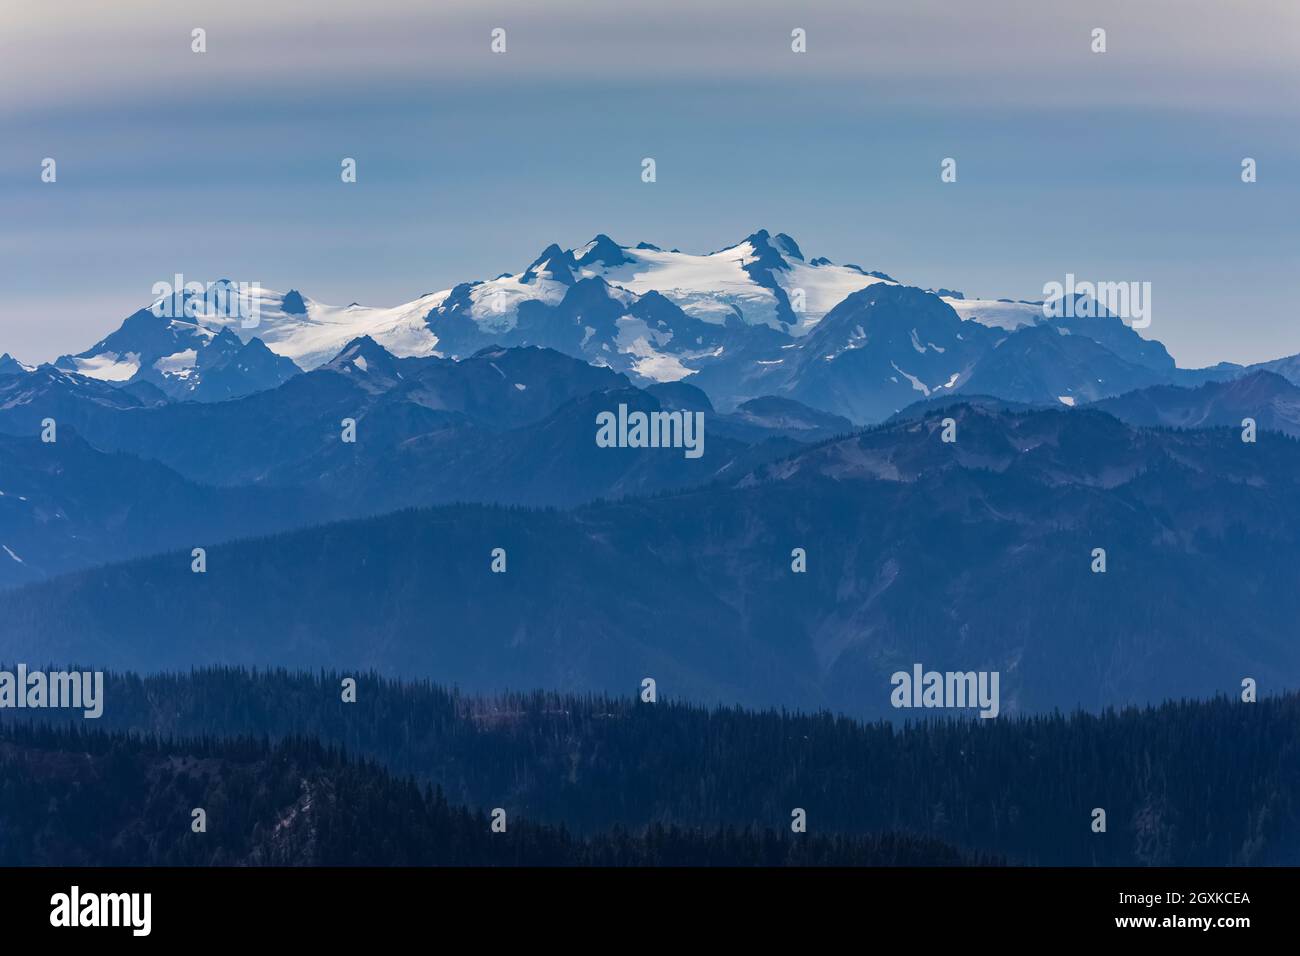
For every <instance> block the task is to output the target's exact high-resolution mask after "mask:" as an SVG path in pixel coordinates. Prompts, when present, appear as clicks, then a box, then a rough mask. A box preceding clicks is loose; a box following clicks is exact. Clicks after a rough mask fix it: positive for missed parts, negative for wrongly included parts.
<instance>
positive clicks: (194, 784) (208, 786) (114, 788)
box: [0, 669, 1300, 865]
mask: <svg viewBox="0 0 1300 956" xmlns="http://www.w3.org/2000/svg"><path fill="white" fill-rule="evenodd" d="M345 676H348V675H344V674H339V673H317V674H306V673H288V672H284V671H276V672H260V673H254V672H249V671H246V670H243V669H210V670H201V671H195V672H193V673H190V674H186V675H156V676H150V677H145V678H141V677H138V676H135V675H131V674H110V675H108V676H107V678H106V685H105V699H106V701H107V703H106V706H105V710H104V716H103V717H102V718H101V719H100V720H98V721H96V722H93V725H94V726H95V728H96V729H97V730H101V731H112V732H115V733H124V732H132V733H133V734H134V735H135V736H132V737H131V738H130V739H127V738H122V737H114V738H111V739H110V738H107V737H103V736H95V737H86V736H84V734H83V735H80V736H78V735H76V734H73V735H68V733H66V732H64V733H61V734H56V735H53V736H49V735H41V734H37V735H35V736H31V735H30V734H29V735H28V736H25V737H24V736H22V733H20V732H18V731H16V730H15V724H16V723H18V721H19V720H21V721H23V722H25V721H27V720H28V719H30V718H32V717H35V718H37V719H40V720H45V721H52V722H53V723H54V724H62V723H63V722H65V721H66V720H68V717H67V715H66V712H65V713H63V714H59V713H57V712H52V711H43V712H39V713H38V712H34V711H27V712H25V714H24V716H23V717H21V718H18V719H17V720H16V719H15V714H16V713H17V712H16V711H5V712H2V713H3V716H4V720H3V724H4V727H5V734H6V735H5V736H4V738H3V740H4V745H3V750H2V751H0V752H2V753H3V754H4V770H3V773H4V777H5V780H6V782H5V783H4V784H3V785H0V792H3V793H4V795H5V796H4V802H3V807H2V811H0V812H3V815H4V816H3V828H2V829H3V831H4V832H6V833H11V834H12V833H16V832H17V833H21V832H23V831H24V828H25V827H27V826H36V827H37V828H38V830H41V829H43V828H44V829H49V828H54V827H57V826H62V824H60V823H58V822H57V821H58V820H60V819H62V818H63V817H64V816H67V817H68V825H69V829H68V830H67V832H66V835H65V836H64V837H63V838H61V839H62V840H63V842H59V841H55V842H54V843H52V844H51V847H56V848H60V849H56V850H51V851H50V852H52V853H55V855H56V856H58V855H60V854H61V856H60V858H59V859H57V860H56V859H53V858H51V857H48V856H47V857H43V858H41V860H37V859H36V858H35V857H32V856H30V855H29V856H23V855H22V854H23V853H28V854H31V853H35V852H36V850H35V849H34V846H35V845H34V844H33V843H32V842H31V840H30V839H28V838H26V837H13V836H11V837H10V838H9V839H10V840H11V841H12V840H18V841H19V843H18V844H12V843H11V845H10V846H7V847H6V849H7V851H8V852H11V853H16V854H18V856H17V857H15V858H14V859H15V861H16V860H17V859H22V860H24V861H32V862H39V861H43V862H67V861H70V860H71V859H73V858H74V857H75V854H77V853H84V856H83V857H76V858H78V859H83V858H84V859H86V860H95V861H97V862H110V861H112V860H116V859H120V858H121V857H120V855H119V856H114V855H112V853H109V849H110V848H111V846H112V834H113V833H116V832H118V830H119V829H120V830H121V831H122V832H123V833H131V832H135V828H141V832H142V833H145V834H152V835H154V836H157V837H158V839H159V840H160V841H161V842H159V843H158V844H157V846H153V847H152V848H146V847H144V846H142V847H141V849H140V852H141V853H142V854H145V856H144V857H141V858H140V861H141V862H144V861H145V860H146V859H148V860H149V861H155V862H166V861H172V860H176V861H193V862H198V861H200V857H201V859H202V860H203V861H212V860H213V859H214V857H213V856H212V855H211V853H212V850H211V849H210V848H209V849H194V848H191V847H190V845H189V844H186V843H184V841H183V840H180V839H179V838H178V837H176V834H175V833H173V830H177V831H178V832H180V833H181V834H182V835H184V834H187V833H188V832H189V831H188V813H189V810H190V808H191V807H193V806H198V805H200V804H202V805H205V806H206V807H208V808H209V818H210V819H213V818H215V817H217V816H220V818H221V819H223V820H227V821H229V820H231V819H232V817H231V814H238V815H239V816H238V820H239V822H238V824H237V825H234V827H233V829H232V830H230V831H229V833H230V836H229V839H230V841H231V843H230V847H229V850H228V851H227V853H226V855H224V856H223V857H222V860H224V861H227V862H234V861H237V860H251V861H254V862H259V861H282V860H288V861H295V862H296V861H308V862H310V861H316V862H327V861H341V862H361V861H362V860H363V859H365V860H368V861H371V862H543V861H545V862H576V861H585V860H592V859H594V857H593V856H592V854H597V855H599V854H608V857H607V858H608V859H610V860H611V861H615V862H663V863H668V862H683V863H685V862H706V861H707V862H715V863H721V862H728V863H743V862H821V863H829V862H843V863H872V864H874V863H891V862H892V863H902V862H912V863H928V862H954V861H959V860H964V861H970V860H974V859H981V858H982V859H984V860H986V861H987V860H988V859H1005V860H1009V861H1011V862H1024V863H1032V864H1067V865H1076V864H1077V865H1133V864H1150V865H1224V864H1283V865H1285V864H1296V863H1300V798H1297V796H1296V794H1297V793H1300V696H1297V695H1294V694H1287V695H1283V696H1277V697H1264V698H1262V699H1260V700H1259V701H1258V702H1257V703H1249V704H1248V703H1242V702H1240V701H1238V700H1236V699H1233V698H1218V699H1215V700H1210V701H1201V702H1177V703H1168V704H1165V705H1163V706H1161V707H1157V708H1150V709H1144V710H1137V709H1131V710H1125V711H1122V712H1106V713H1103V714H1100V715H1089V714H1076V715H1071V716H1063V715H1053V716H1037V717H1027V718H1008V717H1006V716H1003V717H1001V718H999V719H998V720H995V721H979V720H975V721H938V722H927V723H922V724H915V725H911V726H908V727H893V726H890V725H887V724H864V723H860V722H856V721H852V720H848V719H845V718H841V717H834V716H830V715H827V714H820V715H804V714H792V713H781V712H775V711H762V712H755V711H746V710H742V709H738V708H726V709H707V708H703V707H698V706H689V705H684V704H677V703H673V702H669V701H665V700H662V699H661V700H660V701H658V702H657V703H654V704H646V703H642V702H641V701H639V700H637V699H636V698H635V697H633V696H629V697H627V698H610V697H603V696H582V697H578V696H564V695H556V694H548V693H532V694H514V695H505V696H496V697H491V698H487V697H474V696H468V695H462V694H460V693H457V692H455V691H451V690H447V689H445V688H442V687H439V686H437V685H433V684H429V683H422V682H421V683H411V682H395V681H389V680H384V679H382V678H380V677H378V676H376V675H373V674H357V675H352V676H354V677H355V678H356V679H357V700H356V702H355V703H344V702H343V700H342V694H341V693H340V687H341V684H342V681H343V678H344V677H345ZM73 722H74V723H75V724H76V725H77V727H78V728H84V727H85V726H88V725H90V724H91V723H92V722H87V721H83V720H82V719H81V718H79V717H78V718H75V719H74V720H73ZM248 735H253V736H256V737H262V736H263V735H265V736H266V737H268V738H270V739H272V740H277V741H282V742H283V743H282V745H279V746H277V747H274V748H272V749H267V747H266V746H265V745H263V744H252V743H249V742H248V741H247V740H241V739H240V738H244V737H247V736H248ZM308 736H309V737H311V738H312V740H310V741H307V740H305V738H306V737H308ZM141 737H145V738H150V739H140V738H141ZM153 738H162V739H165V740H168V741H170V740H171V739H173V738H178V739H182V740H183V741H184V742H181V743H174V742H167V743H159V742H158V740H157V739H153ZM334 748H338V749H339V750H341V751H345V752H346V753H347V754H349V755H350V757H351V758H352V759H360V760H365V761H373V765H372V764H371V763H365V764H355V763H350V762H348V761H347V760H345V759H344V758H343V757H342V756H340V753H339V752H337V751H336V750H335V749H334ZM84 752H90V753H91V754H92V755H93V759H91V760H89V761H84V760H82V759H81V758H77V759H73V757H72V755H73V754H81V753H84ZM114 755H117V756H114ZM380 768H382V770H381V769H380ZM407 778H411V779H413V780H414V781H415V784H411V783H408V782H404V781H406V779H407ZM91 781H96V783H95V787H94V788H90V789H86V785H87V784H89V783H90V782H91ZM99 787H106V788H107V790H106V793H107V794H108V795H107V796H104V797H103V798H102V799H101V797H100V791H99V789H97V788H99ZM428 787H435V788H437V789H436V791H435V792H434V793H432V794H430V793H427V792H425V789H423V788H428ZM24 788H27V789H24ZM349 788H351V789H349ZM353 790H355V791H356V792H355V793H353ZM91 793H93V794H94V797H93V798H92V797H91V796H89V794H91ZM37 794H40V799H37ZM212 794H215V796H213V795H212ZM313 794H320V795H328V799H325V800H314V799H312V795H313ZM439 794H445V795H446V798H445V801H449V802H450V805H452V806H460V805H464V806H468V807H471V808H473V811H472V813H473V814H478V815H472V814H467V813H463V812H462V811H459V810H453V809H451V808H450V807H448V806H447V803H446V802H445V801H443V800H442V799H441V798H440V797H439ZM201 795H202V796H201ZM390 796H391V798H392V799H393V800H395V801H397V803H396V804H394V805H404V806H409V807H410V812H409V813H405V812H403V813H402V814H400V815H399V816H394V815H393V814H392V813H391V812H389V811H384V812H383V813H380V812H379V811H378V810H373V807H374V805H375V804H374V803H373V801H382V800H387V799H389V798H390ZM115 801H118V802H115ZM214 801H215V802H214ZM225 801H231V802H230V804H229V806H227V807H225V808H224V809H222V810H221V811H220V813H219V814H215V813H213V810H212V808H213V807H219V806H223V803H224V802H225ZM241 801H242V802H241ZM304 801H308V802H309V803H310V804H311V806H312V807H315V808H316V809H315V810H313V811H312V812H315V813H320V814H322V815H325V816H324V818H323V819H322V822H321V823H320V825H319V826H316V827H314V828H308V829H309V830H312V832H319V833H320V834H322V835H321V837H320V840H321V841H322V842H321V843H319V844H315V845H313V846H312V847H310V848H309V849H303V848H302V847H299V846H298V845H297V844H295V843H294V842H293V841H294V840H298V839H300V838H302V839H305V837H300V834H298V833H297V831H295V832H294V833H291V834H288V833H287V834H285V835H284V836H283V838H282V839H283V841H284V845H283V846H280V845H279V844H277V843H276V842H275V840H276V839H278V838H276V837H274V834H275V833H276V832H278V831H276V826H277V825H280V826H282V827H284V826H287V827H290V829H291V830H292V829H293V826H292V824H293V823H294V821H295V820H298V819H299V817H298V815H299V814H301V813H303V812H304V810H303V802H304ZM496 807H502V808H505V809H506V811H507V813H508V815H509V818H510V819H511V820H512V821H513V820H515V819H519V820H520V821H528V822H529V823H530V824H536V825H537V826H535V827H533V828H531V829H526V828H520V829H519V830H518V831H515V828H514V825H513V823H512V824H511V832H512V833H515V836H512V837H511V839H512V840H514V839H518V840H520V841H523V842H521V843H519V844H515V843H508V842H503V843H501V844H493V843H490V842H486V835H487V834H488V833H489V825H488V822H487V819H486V817H483V816H481V814H482V813H484V812H487V811H490V810H491V809H492V808H496ZM37 808H38V809H37ZM50 808H52V810H51V809H50ZM115 808H116V809H115ZM794 808H802V809H804V810H805V811H806V814H807V821H808V833H807V834H805V836H809V837H816V838H820V837H826V838H832V837H833V838H834V839H831V840H830V842H828V843H818V842H816V840H814V841H812V844H810V847H809V848H806V849H804V850H796V849H794V848H793V844H790V843H789V842H788V841H789V840H790V839H791V834H790V827H789V821H790V819H791V811H792V809H794ZM1096 808H1102V809H1104V810H1105V811H1106V818H1107V828H1106V832H1104V833H1097V832H1094V829H1093V826H1092V822H1093V811H1094V810H1095V809H1096ZM372 811H373V812H372ZM331 814H333V816H330V815H331ZM47 817H48V819H47ZM38 818H39V819H38ZM379 818H384V819H385V820H386V821H387V822H385V823H384V828H385V829H384V831H383V832H382V833H380V832H378V830H376V831H375V832H373V833H370V834H368V833H366V832H365V831H366V829H367V827H371V826H378V824H375V823H373V822H367V821H375V820H377V819H379ZM399 820H402V821H407V822H405V823H395V821H399ZM96 821H97V822H96ZM326 821H328V826H327V825H326ZM394 825H395V826H396V827H397V829H391V827H392V826H394ZM658 825H663V826H666V827H678V828H681V831H680V832H675V833H674V831H672V830H667V831H662V830H658V829H655V830H652V831H650V832H649V833H647V827H656V826H658ZM407 826H409V827H411V828H412V829H411V831H410V832H409V833H408V832H407V831H406V830H405V829H402V828H403V827H407ZM96 827H100V828H107V829H102V830H101V829H96ZM259 827H260V828H261V829H259ZM336 827H352V828H353V831H352V832H348V833H346V834H341V833H340V831H339V830H337V829H331V828H336ZM439 827H441V828H442V829H441V830H439V829H438V828H439ZM549 827H563V832H561V831H560V830H555V829H549ZM723 827H729V828H736V829H734V830H733V831H732V832H731V835H730V836H728V835H726V833H725V832H721V831H720V828H723ZM767 828H771V829H772V831H773V833H772V834H770V835H763V831H764V830H766V829H767ZM164 831H165V832H164ZM50 832H51V833H54V832H63V831H55V830H52V829H51V830H50ZM213 832H215V831H213ZM566 834H574V835H575V836H573V837H572V838H571V837H569V836H566ZM881 834H884V836H880V835H881ZM778 835H779V836H778ZM497 836H500V835H499V834H498V835H497ZM579 836H581V837H584V838H586V837H589V838H590V839H591V841H593V842H587V843H584V842H582V840H580V839H578V837H579ZM164 837H165V838H164ZM371 837H373V839H374V840H375V841H377V842H376V843H373V844H372V843H370V842H369V841H370V839H371ZM480 837H484V839H480ZM845 837H853V838H854V839H842V838H845ZM857 838H862V839H857ZM566 840H568V841H570V842H565V841H566ZM96 841H102V845H101V842H96ZM330 841H333V842H330ZM447 841H451V842H450V843H449V842H447ZM457 841H460V842H457ZM146 842H147V841H146ZM446 846H455V847H458V848H459V849H458V850H457V852H459V853H462V855H461V856H457V857H454V858H448V857H447V856H446V855H445V854H444V855H442V856H439V855H438V853H436V852H434V851H432V850H429V851H428V852H429V853H431V854H432V855H429V856H427V857H422V856H420V854H423V853H425V852H426V848H429V847H446ZM667 846H671V850H669V849H665V847H667ZM814 846H815V847H816V849H814V848H813V847H814ZM160 847H168V848H169V849H166V850H165V854H171V855H164V856H161V857H159V856H156V855H155V856H149V855H148V854H158V853H163V852H164V850H162V849H160ZM368 847H371V848H373V847H390V848H391V850H390V851H385V852H388V855H387V856H385V855H383V854H382V853H380V852H379V851H378V850H374V851H373V852H372V850H371V849H367V848H368ZM954 847H956V848H958V849H956V850H954V849H952V848H954ZM24 848H25V849H24ZM101 851H103V853H105V854H107V855H98V856H97V855H96V854H99V853H101ZM113 852H118V851H113ZM188 853H196V854H200V857H196V856H187V855H186V854H188ZM368 853H370V854H371V855H370V856H367V855H366V854H368ZM69 854H71V855H72V856H69ZM202 854H208V855H207V856H202ZM277 854H278V855H277ZM285 854H288V855H285ZM295 854H297V855H295ZM313 854H314V855H313ZM375 854H379V855H375ZM800 854H804V855H802V856H801V855H800ZM600 858H601V859H606V857H600Z"/></svg>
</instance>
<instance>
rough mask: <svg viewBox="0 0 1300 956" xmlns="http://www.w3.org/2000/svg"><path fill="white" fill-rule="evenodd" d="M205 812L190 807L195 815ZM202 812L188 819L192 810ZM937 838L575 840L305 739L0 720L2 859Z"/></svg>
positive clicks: (787, 851)
mask: <svg viewBox="0 0 1300 956" xmlns="http://www.w3.org/2000/svg"><path fill="white" fill-rule="evenodd" d="M196 811H201V812H202V816H201V817H199V816H197V815H196ZM200 819H201V821H202V825H201V826H199V825H198V823H197V822H196V821H198V820H200ZM977 862H985V861H983V860H980V859H979V858H976V857H970V856H967V855H964V854H962V853H959V852H957V851H956V850H954V849H952V848H951V847H948V846H945V845H943V844H941V843H939V842H938V841H935V840H928V839H924V838H918V837H910V836H902V835H897V834H886V835H883V836H823V835H815V834H793V833H785V834H781V833H778V832H776V831H775V830H773V829H771V828H767V829H763V830H758V829H754V828H738V827H724V828H719V829H717V830H713V831H701V830H690V829H686V828H681V827H676V826H664V825H661V824H652V825H651V826H649V827H646V828H643V829H642V831H640V832H637V833H632V832H628V831H626V830H624V829H621V828H616V829H614V830H613V831H611V832H610V833H605V834H599V835H595V836H589V837H575V836H573V835H571V834H570V833H569V832H568V830H567V829H565V828H564V827H562V826H559V827H557V826H549V825H538V824H534V823H532V822H530V821H528V820H525V819H519V818H512V817H511V816H510V815H509V814H507V816H506V817H505V819H504V829H503V830H494V829H493V826H492V822H491V820H490V819H489V817H488V815H486V814H485V813H484V812H482V811H470V810H468V809H467V808H465V807H463V806H455V805H452V804H451V803H450V802H449V801H448V800H447V799H446V797H445V796H444V794H443V792H442V791H441V789H438V788H431V787H429V786H428V785H426V786H424V787H421V786H419V785H418V784H416V782H415V781H414V780H412V779H410V778H405V779H399V778H396V777H393V776H392V775H390V774H388V773H387V772H386V771H384V770H383V769H381V768H380V767H378V766H377V765H375V764H374V763H372V762H369V761H361V762H355V761H352V760H350V759H349V758H347V757H345V756H344V755H343V754H342V753H341V752H340V751H339V750H338V749H337V748H334V747H327V746H324V745H322V744H320V743H319V742H318V741H315V740H308V739H304V738H298V737H294V738H287V739H285V740H282V741H280V742H279V743H276V744H270V743H269V742H267V741H265V740H262V741H258V740H254V739H252V738H232V739H229V740H220V741H219V740H216V739H213V738H207V739H198V740H177V739H162V738H158V737H142V736H139V735H134V734H131V735H127V734H118V733H107V732H103V731H87V730H83V729H81V728H78V727H65V726H51V725H46V726H40V725H21V724H20V725H14V724H10V725H7V726H5V727H4V728H3V729H0V865H6V866H191V865H209V866H222V865H226V866H230V865H240V866H243V865H273V866H299V865H310V866H349V865H371V866H373V865H383V866H388V865H408V866H484V865H493V866H573V865H585V866H634V865H635V866H645V865H658V866H691V865H693V866H754V865H763V866H888V865H906V866H926V865H940V864H942V865H959V864H964V863H977Z"/></svg>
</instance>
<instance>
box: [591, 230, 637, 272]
mask: <svg viewBox="0 0 1300 956" xmlns="http://www.w3.org/2000/svg"><path fill="white" fill-rule="evenodd" d="M642 245H645V244H644V243H643V244H642ZM646 247H647V248H650V249H654V246H646ZM638 248H640V246H638ZM656 251H657V250H656ZM574 255H576V256H577V257H578V258H577V265H578V268H583V267H584V266H592V267H596V266H604V267H605V268H608V269H613V268H615V267H616V266H621V265H625V264H627V263H629V262H632V261H633V260H632V259H630V258H628V257H627V256H626V255H624V254H623V247H622V246H620V245H619V244H618V243H616V242H615V241H614V240H613V239H611V238H609V236H607V235H605V234H604V233H603V232H602V233H600V234H599V235H598V236H596V238H594V239H592V240H591V242H589V243H587V244H586V245H585V246H583V247H582V248H581V249H580V250H577V251H576V252H575V253H574Z"/></svg>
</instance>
